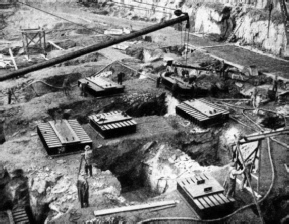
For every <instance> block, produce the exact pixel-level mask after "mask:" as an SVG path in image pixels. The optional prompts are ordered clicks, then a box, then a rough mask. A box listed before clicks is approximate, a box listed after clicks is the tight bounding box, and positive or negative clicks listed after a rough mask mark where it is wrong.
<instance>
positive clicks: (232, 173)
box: [224, 162, 245, 198]
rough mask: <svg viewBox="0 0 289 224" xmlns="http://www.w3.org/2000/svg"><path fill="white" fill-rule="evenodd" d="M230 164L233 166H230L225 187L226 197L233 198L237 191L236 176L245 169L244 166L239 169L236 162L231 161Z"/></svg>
mask: <svg viewBox="0 0 289 224" xmlns="http://www.w3.org/2000/svg"><path fill="white" fill-rule="evenodd" d="M230 166H231V167H230V170H229V173H228V176H227V178H226V181H225V183H224V188H225V191H224V193H225V195H226V197H230V198H233V197H234V196H235V191H236V178H237V176H238V175H241V174H243V173H244V171H245V169H244V168H243V169H242V170H237V169H236V163H235V162H231V164H230Z"/></svg>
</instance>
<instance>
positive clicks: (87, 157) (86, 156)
mask: <svg viewBox="0 0 289 224" xmlns="http://www.w3.org/2000/svg"><path fill="white" fill-rule="evenodd" d="M84 150H85V152H84V154H82V155H83V156H84V161H85V167H84V169H85V173H86V175H87V176H88V172H89V175H90V176H91V177H92V162H91V158H92V150H91V148H90V146H89V145H87V146H85V148H84Z"/></svg>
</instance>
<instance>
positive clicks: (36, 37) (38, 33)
mask: <svg viewBox="0 0 289 224" xmlns="http://www.w3.org/2000/svg"><path fill="white" fill-rule="evenodd" d="M20 29H21V34H22V42H23V49H24V51H25V53H26V57H27V60H29V56H30V55H32V54H35V53H36V54H39V52H40V54H41V55H42V56H43V57H44V58H45V59H46V50H45V49H46V40H45V30H44V29H43V28H40V27H38V28H37V29H22V28H20Z"/></svg>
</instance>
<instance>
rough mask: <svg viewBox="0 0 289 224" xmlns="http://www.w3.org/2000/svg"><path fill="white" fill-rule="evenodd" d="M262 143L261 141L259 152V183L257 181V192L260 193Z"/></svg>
mask: <svg viewBox="0 0 289 224" xmlns="http://www.w3.org/2000/svg"><path fill="white" fill-rule="evenodd" d="M261 143H262V141H261V140H259V143H258V152H259V156H258V181H257V192H258V193H259V192H260V179H261V158H262V157H261V154H262V152H261Z"/></svg>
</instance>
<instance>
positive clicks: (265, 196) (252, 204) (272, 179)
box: [139, 108, 275, 224]
mask: <svg viewBox="0 0 289 224" xmlns="http://www.w3.org/2000/svg"><path fill="white" fill-rule="evenodd" d="M245 110H253V109H252V108H249V109H248V108H245ZM244 112H245V111H243V115H244V116H245V117H246V118H247V119H248V120H250V121H251V122H253V123H254V125H255V126H256V127H258V129H260V130H261V131H264V130H263V129H262V128H261V127H260V126H259V125H258V124H256V123H255V122H254V121H253V120H252V119H251V118H249V117H248V116H247V115H246V114H245V113H244ZM270 139H271V138H267V145H268V148H267V150H268V155H269V160H270V165H271V172H272V177H271V184H270V187H269V189H268V191H267V192H266V194H265V195H264V197H263V198H262V199H260V200H258V203H261V202H263V201H265V199H266V198H267V197H268V195H269V194H270V193H271V191H272V188H273V186H274V184H275V169H274V163H273V159H272V154H271V146H270ZM254 205H255V204H254V203H251V204H248V205H245V206H243V207H241V208H239V209H237V210H236V211H234V212H233V213H231V214H229V215H227V216H224V217H222V218H218V219H207V220H199V219H196V218H186V217H164V218H151V219H147V220H144V221H141V222H139V224H144V223H148V222H150V221H154V220H155V221H156V220H158V221H160V220H173V219H174V220H186V221H189V220H190V221H197V222H203V223H208V222H220V221H225V220H226V219H229V218H231V217H232V216H234V215H235V214H237V213H239V212H241V211H243V210H245V209H247V208H250V207H252V206H254Z"/></svg>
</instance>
